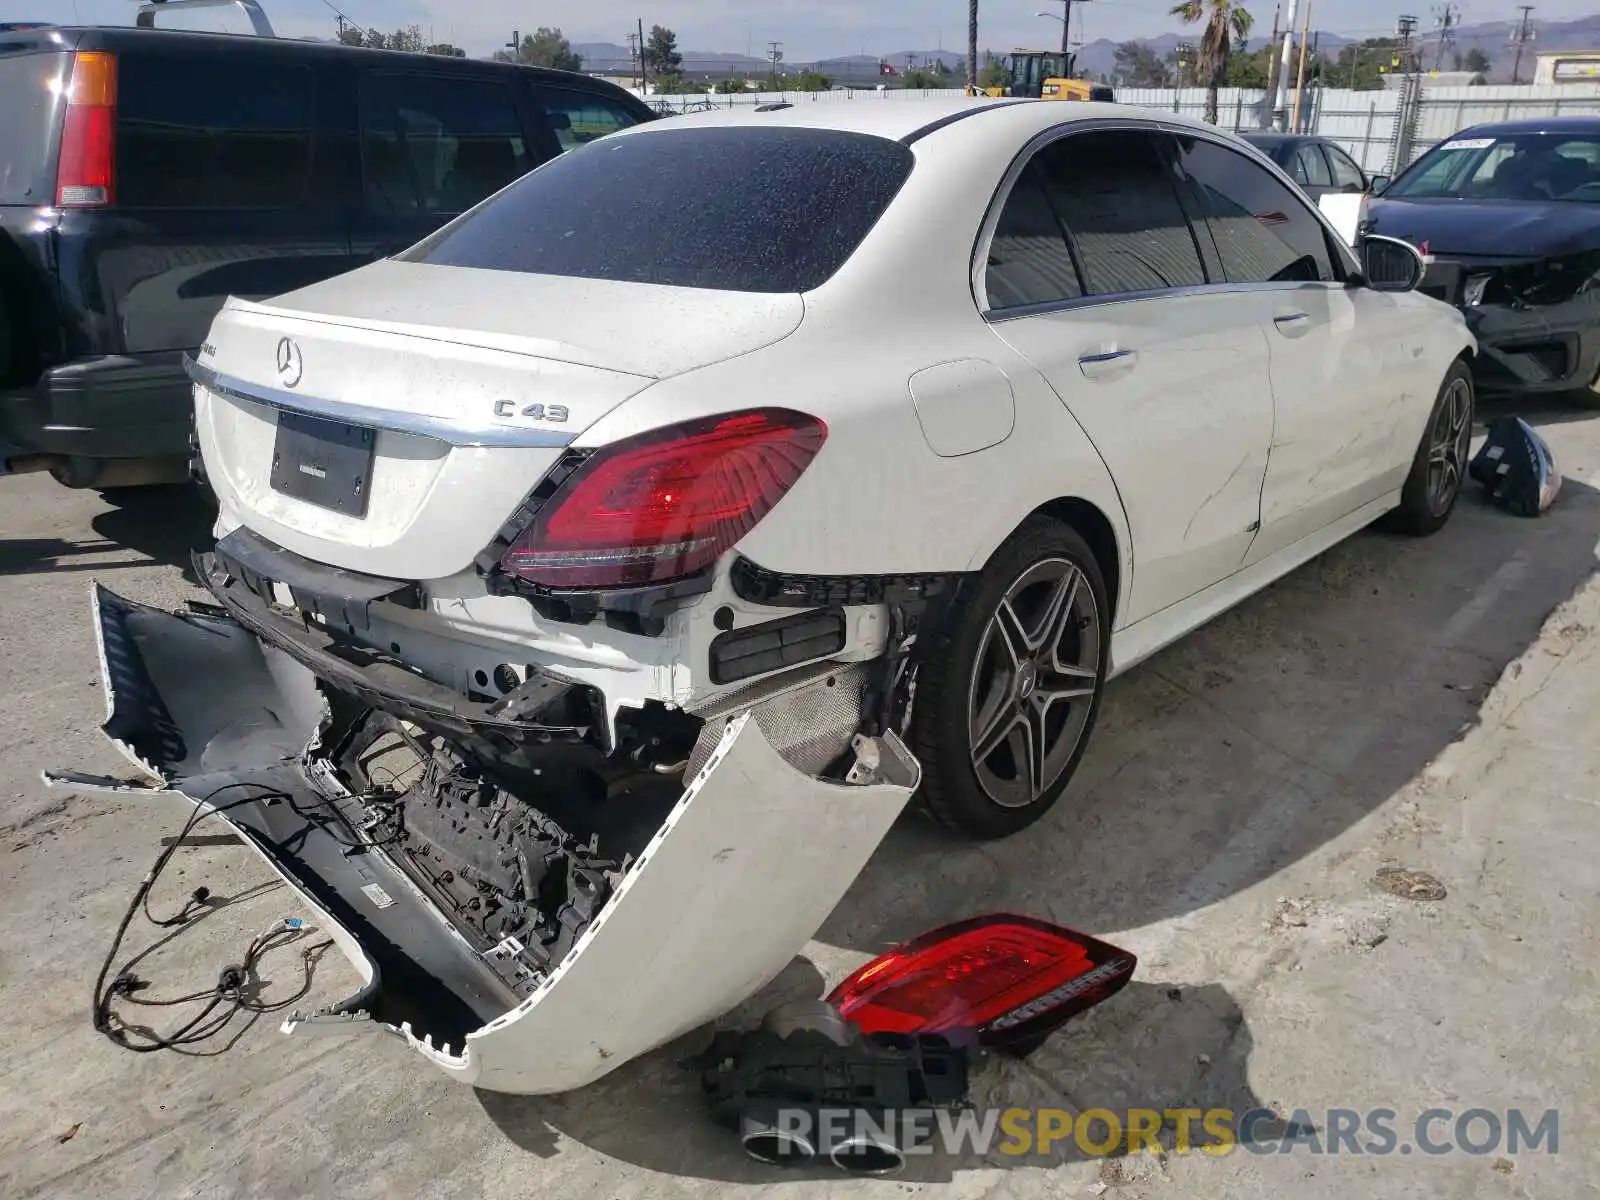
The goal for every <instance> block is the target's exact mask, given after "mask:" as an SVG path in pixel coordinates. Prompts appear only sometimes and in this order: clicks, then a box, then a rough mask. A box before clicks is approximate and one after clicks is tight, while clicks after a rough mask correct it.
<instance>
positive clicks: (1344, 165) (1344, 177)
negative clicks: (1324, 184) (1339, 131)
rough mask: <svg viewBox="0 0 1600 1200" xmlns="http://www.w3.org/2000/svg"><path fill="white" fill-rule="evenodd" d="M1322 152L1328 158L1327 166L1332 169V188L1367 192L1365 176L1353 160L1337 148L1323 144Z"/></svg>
mask: <svg viewBox="0 0 1600 1200" xmlns="http://www.w3.org/2000/svg"><path fill="white" fill-rule="evenodd" d="M1322 152H1323V153H1324V154H1326V155H1327V156H1328V165H1329V166H1330V167H1332V168H1333V186H1334V187H1337V188H1349V189H1351V190H1352V191H1358V192H1364V191H1366V190H1367V180H1366V176H1365V175H1363V174H1362V172H1361V168H1360V167H1358V166H1356V164H1355V160H1354V159H1353V158H1351V157H1350V156H1349V155H1348V154H1346V153H1345V152H1344V151H1343V150H1341V149H1339V147H1337V146H1334V145H1330V144H1328V143H1326V142H1324V143H1323V146H1322Z"/></svg>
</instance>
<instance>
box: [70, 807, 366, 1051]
mask: <svg viewBox="0 0 1600 1200" xmlns="http://www.w3.org/2000/svg"><path fill="white" fill-rule="evenodd" d="M238 788H254V789H257V790H256V792H255V794H253V795H250V796H246V797H245V798H243V799H241V800H234V801H230V802H229V803H227V804H220V805H214V804H213V801H214V800H215V799H216V798H217V797H218V796H220V795H221V794H222V793H224V792H228V791H233V790H235V789H238ZM277 801H284V802H287V803H288V804H289V805H290V807H292V808H294V811H295V812H296V813H297V814H299V815H300V816H302V817H305V818H306V820H307V821H308V822H309V823H313V824H317V825H318V826H319V827H321V828H324V829H326V828H327V826H326V825H325V824H324V821H325V820H327V818H321V816H320V814H318V816H317V817H313V816H312V815H311V814H308V813H307V812H306V811H305V810H303V809H301V808H300V807H298V806H296V805H295V804H294V800H293V798H292V797H290V796H289V795H288V794H287V793H286V792H281V791H277V790H275V789H272V788H267V787H263V786H262V785H260V784H255V783H230V784H226V785H224V786H222V787H220V788H218V789H217V790H216V791H214V792H212V793H211V794H210V795H208V796H206V797H205V799H204V800H202V801H201V802H200V803H199V804H197V805H196V807H195V810H194V812H192V813H190V814H189V818H188V820H186V821H185V822H184V825H183V828H182V830H180V831H179V833H178V836H177V837H175V838H174V839H173V840H172V842H171V843H170V844H169V845H167V846H166V847H164V848H163V849H162V851H161V853H160V854H159V855H157V856H156V860H155V862H154V863H153V864H152V865H151V867H150V870H149V871H147V872H146V873H145V876H144V878H143V879H142V880H141V881H140V883H139V886H138V888H137V889H136V890H135V892H134V895H133V899H132V900H131V901H130V902H129V904H128V909H127V911H126V912H125V913H123V916H122V920H121V922H120V923H119V924H118V925H117V932H116V936H115V937H114V938H113V939H112V942H111V948H110V949H109V950H108V951H107V952H106V956H105V960H104V961H103V962H102V963H101V964H100V973H99V975H98V976H97V977H96V978H95V983H94V1007H93V1017H94V1027H95V1028H96V1029H97V1030H99V1031H100V1032H101V1033H103V1034H105V1035H106V1037H108V1038H110V1039H111V1040H112V1041H113V1042H115V1043H116V1044H117V1045H119V1046H122V1047H123V1048H124V1049H127V1050H132V1051H135V1052H136V1053H141V1054H145V1053H149V1052H150V1051H153V1050H179V1051H182V1050H183V1048H184V1047H188V1046H193V1045H195V1044H197V1043H200V1042H204V1041H206V1040H208V1039H210V1038H213V1037H215V1036H216V1035H217V1034H219V1033H221V1032H222V1030H223V1029H225V1028H226V1027H227V1026H228V1024H229V1023H230V1022H231V1021H232V1020H233V1019H234V1018H235V1017H237V1016H238V1015H239V1014H240V1013H241V1012H244V1013H250V1014H253V1015H260V1014H263V1013H270V1012H276V1011H278V1010H279V1009H283V1008H287V1007H288V1006H289V1005H291V1004H294V1003H295V1002H297V1001H298V1000H300V999H301V998H302V997H304V996H305V995H306V993H308V992H309V991H310V990H311V976H312V971H313V969H314V967H315V963H316V959H317V957H318V956H319V955H320V954H321V953H322V951H323V950H325V949H326V948H327V947H328V946H330V945H332V944H333V943H332V942H331V941H330V940H323V941H320V942H316V943H314V944H312V945H310V946H307V947H306V948H304V949H303V950H302V951H301V958H302V960H303V963H304V967H305V978H304V980H303V981H302V983H301V985H300V988H299V989H298V990H297V991H296V992H295V993H294V994H293V995H292V996H288V997H286V998H284V999H281V1000H274V1001H272V1002H271V1003H267V1002H264V1001H263V1000H262V999H261V998H260V997H259V996H258V995H257V987H258V979H257V975H256V968H257V967H258V966H259V965H260V962H261V960H262V959H263V958H264V957H265V956H266V955H267V954H268V953H270V952H271V951H272V950H274V949H278V948H280V947H283V946H287V945H289V944H292V943H293V942H296V941H299V940H301V939H303V938H304V937H305V936H306V935H307V934H308V933H310V932H311V928H312V927H311V926H308V925H306V924H305V923H304V922H303V921H302V920H301V919H300V918H298V917H285V918H283V919H281V920H279V921H275V922H273V924H272V925H271V926H270V927H269V928H268V929H266V930H265V931H264V932H262V933H261V934H260V935H258V936H257V937H256V938H255V939H254V940H253V941H252V942H251V943H250V945H249V946H248V947H247V948H246V949H245V953H244V957H243V959H242V960H241V961H240V962H239V963H237V964H230V965H228V966H225V967H224V968H223V969H222V970H221V971H220V972H219V973H218V975H217V982H216V984H215V985H214V986H213V987H211V988H208V989H206V990H203V991H196V992H190V993H189V994H187V995H183V996H167V997H159V998H157V997H146V996H141V995H140V994H139V993H141V992H142V991H144V990H145V989H146V988H148V987H149V986H150V985H149V982H148V981H147V980H144V979H141V978H140V977H139V976H138V975H136V974H134V971H133V968H134V966H135V965H136V964H137V963H138V962H139V960H140V959H142V958H144V957H145V955H147V954H149V953H150V952H151V950H153V949H154V948H155V947H151V948H150V949H147V950H145V951H143V952H141V953H140V954H137V955H135V956H134V957H133V958H131V959H129V960H128V961H126V962H125V963H123V964H122V966H121V967H120V968H119V969H118V970H117V972H116V975H115V976H114V977H112V965H113V963H115V961H116V958H117V952H118V951H119V950H120V949H121V948H122V942H123V939H124V938H125V937H126V936H127V933H128V926H129V925H130V924H132V922H133V917H134V914H135V913H137V912H140V911H141V910H142V911H143V913H144V915H145V917H146V918H147V919H148V920H149V921H150V922H151V923H152V924H153V925H156V926H157V927H159V928H173V927H175V926H183V925H187V924H188V923H189V922H190V921H192V920H194V919H195V917H196V915H197V913H198V911H199V910H203V909H205V908H206V907H207V905H208V904H209V902H210V899H211V894H210V892H209V890H208V889H206V888H204V887H199V888H196V889H195V890H194V891H193V892H192V893H191V894H190V896H189V898H188V899H187V900H186V901H185V902H184V904H183V906H182V907H181V908H180V909H179V910H178V912H177V913H176V914H174V915H173V916H171V917H157V916H156V915H155V914H154V913H152V912H151V911H150V892H151V889H152V888H154V887H155V884H156V881H157V880H158V879H159V878H160V877H161V873H162V871H164V870H165V869H166V866H167V864H168V863H169V862H170V861H171V860H172V856H173V855H174V854H175V853H176V852H177V850H178V848H179V847H180V846H182V845H184V844H185V843H186V842H187V841H188V839H189V837H190V835H191V834H192V833H193V832H194V830H195V827H196V826H198V825H199V824H200V822H201V821H204V820H205V819H206V818H207V817H210V816H215V815H217V814H219V813H225V812H228V811H229V810H230V809H234V808H241V807H243V806H245V805H247V804H261V803H267V804H270V803H274V802H277ZM319 818H320V819H319ZM346 844H347V845H348V844H351V843H346ZM108 978H110V982H109V983H108V982H107V979H108ZM115 1000H121V1001H123V1002H125V1003H127V1004H133V1005H141V1006H144V1007H149V1008H170V1007H173V1006H176V1005H182V1004H200V1005H201V1008H200V1011H199V1012H198V1013H196V1014H195V1015H194V1016H192V1017H190V1018H189V1019H188V1020H187V1021H185V1022H184V1023H183V1024H182V1025H180V1026H179V1027H178V1028H176V1029H174V1030H172V1031H171V1032H168V1033H156V1032H154V1031H153V1030H150V1029H148V1028H145V1027H143V1026H139V1025H134V1024H131V1023H129V1022H128V1021H127V1020H126V1019H125V1018H124V1017H123V1015H122V1014H120V1013H119V1012H117V1011H116V1010H115V1009H114V1008H113V1007H112V1004H113V1001H115Z"/></svg>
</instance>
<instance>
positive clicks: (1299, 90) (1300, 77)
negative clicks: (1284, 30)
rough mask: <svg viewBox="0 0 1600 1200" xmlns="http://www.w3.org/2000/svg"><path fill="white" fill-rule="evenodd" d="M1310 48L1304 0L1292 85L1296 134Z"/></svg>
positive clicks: (1308, 1)
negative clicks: (1303, 16) (1295, 72)
mask: <svg viewBox="0 0 1600 1200" xmlns="http://www.w3.org/2000/svg"><path fill="white" fill-rule="evenodd" d="M1310 46H1311V0H1306V15H1305V19H1304V21H1303V23H1302V24H1301V26H1300V70H1299V72H1298V74H1297V75H1296V77H1295V84H1294V117H1293V128H1294V130H1295V132H1296V133H1298V132H1299V131H1300V97H1301V96H1303V95H1304V94H1305V90H1306V51H1307V50H1308V49H1309V48H1310Z"/></svg>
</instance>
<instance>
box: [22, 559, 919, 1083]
mask: <svg viewBox="0 0 1600 1200" xmlns="http://www.w3.org/2000/svg"><path fill="white" fill-rule="evenodd" d="M202 566H203V567H209V569H211V570H214V569H215V567H214V562H211V563H202ZM223 590H224V593H225V594H226V590H227V589H226V588H224V589H223ZM94 609H95V623H96V628H97V631H98V633H99V637H100V645H101V652H102V660H103V667H104V671H105V680H106V686H107V690H108V697H109V699H108V715H107V719H106V724H105V731H106V733H107V735H108V736H110V737H111V738H112V739H113V740H114V741H115V742H116V744H117V745H118V746H120V747H121V748H122V749H123V750H124V751H125V752H126V753H127V754H128V755H129V756H130V757H131V758H132V759H133V760H134V761H135V762H137V763H138V764H139V765H140V766H141V767H142V768H144V769H145V770H146V771H148V772H150V773H151V774H152V775H154V776H155V777H156V778H157V779H159V780H160V786H158V787H155V788H152V789H148V790H149V791H150V792H152V793H159V794H172V795H177V796H181V797H183V798H185V799H187V800H189V801H192V802H194V803H196V804H200V805H204V806H209V807H212V808H214V809H215V810H216V812H217V814H218V815H219V817H220V819H223V820H226V821H228V822H229V823H230V824H232V825H233V826H234V828H236V829H237V830H238V831H239V833H240V834H242V835H243V836H244V838H245V839H246V841H247V842H248V843H249V844H250V845H251V846H252V847H253V848H254V849H255V850H256V851H257V852H258V853H259V854H260V855H261V856H262V857H263V858H264V859H265V860H266V861H267V862H268V863H269V864H270V865H271V866H272V867H273V868H274V869H275V870H276V871H277V872H278V873H279V874H280V875H282V876H283V878H284V879H285V880H286V881H287V882H288V883H289V884H290V885H291V886H293V887H294V888H295V889H296V891H297V892H298V893H299V894H300V896H301V898H302V900H303V902H304V903H305V905H306V906H307V908H308V909H309V910H310V911H311V913H313V914H315V919H316V920H317V921H318V922H319V923H320V924H322V925H323V926H325V927H326V928H327V929H329V930H330V931H332V934H333V936H334V938H335V940H336V942H337V943H338V945H339V946H340V947H341V949H342V950H343V951H344V952H345V953H346V955H347V956H348V957H349V958H350V960H351V961H352V963H353V964H354V965H355V966H356V968H357V969H358V971H360V973H361V975H362V977H363V979H364V980H365V981H366V983H365V986H364V987H363V988H362V989H361V990H360V991H359V992H358V993H357V994H356V995H353V996H351V997H349V998H347V999H346V1000H345V1001H344V1002H342V1003H341V1004H338V1005H336V1006H334V1007H332V1008H329V1009H326V1010H323V1011H317V1012H303V1013H297V1014H295V1015H293V1016H291V1017H290V1018H289V1019H288V1020H287V1021H286V1022H285V1030H286V1031H288V1032H292V1033H297V1034H302V1035H304V1034H317V1033H327V1032H342V1031H347V1030H350V1029H351V1028H352V1027H356V1026H372V1027H376V1028H381V1029H385V1030H387V1031H389V1032H391V1033H394V1034H397V1035H400V1036H403V1037H404V1038H406V1039H407V1040H408V1041H409V1042H410V1043H411V1045H413V1046H414V1047H415V1048H416V1049H417V1050H419V1051H420V1052H421V1053H423V1054H424V1055H425V1056H426V1057H427V1058H428V1059H429V1060H430V1061H431V1062H433V1063H434V1064H436V1065H437V1066H439V1067H440V1068H441V1069H443V1070H445V1071H446V1072H448V1073H450V1074H451V1075H453V1076H454V1077H456V1078H458V1079H459V1080H461V1081H462V1082H464V1083H470V1084H473V1085H475V1086H479V1087H483V1088H487V1089H490V1090H497V1091H508V1092H522V1093H544V1092H557V1091H563V1090H567V1089H570V1088H575V1087H579V1086H581V1085H583V1084H586V1083H588V1082H590V1081H592V1080H594V1079H596V1078H598V1077H600V1076H601V1075H604V1074H605V1073H606V1072H608V1071H610V1070H612V1069H614V1068H615V1067H617V1066H619V1065H621V1064H622V1063H624V1062H626V1061H628V1060H629V1059H630V1058H633V1057H635V1056H636V1055H639V1054H641V1053H644V1052H645V1051H647V1050H650V1049H652V1048H653V1047H656V1046H659V1045H661V1044H663V1043H665V1042H667V1041H669V1040H670V1039H672V1038H674V1037H676V1036H678V1035H680V1034H682V1033H685V1032H687V1031H689V1030H691V1029H693V1028H695V1027H696V1026H699V1025H701V1024H703V1023H705V1022H707V1021H709V1020H712V1019H714V1018H715V1017H717V1016H719V1015H720V1014H722V1013H723V1012H725V1011H726V1010H728V1009H729V1008H731V1007H732V1006H734V1005H735V1004H737V1003H739V1002H740V1001H741V1000H743V999H744V998H746V997H747V996H749V995H750V994H752V993H753V992H755V991H756V990H758V989H759V988H760V987H761V986H762V985H763V984H764V983H765V982H767V981H768V980H770V979H771V978H772V977H774V976H775V975H776V974H777V973H778V972H779V971H780V970H781V969H782V968H783V967H784V966H785V965H786V964H787V963H788V961H789V960H790V958H791V957H792V956H793V954H794V953H795V952H796V951H797V950H799V949H800V948H801V947H802V946H803V945H804V943H805V942H806V940H807V939H808V938H809V937H810V936H811V934H812V933H813V932H814V931H815V930H816V928H817V927H818V926H819V925H820V924H821V922H822V921H823V919H824V918H825V917H826V915H827V913H828V912H829V910H830V909H831V908H832V907H833V905H834V904H835V903H836V902H837V900H838V899H839V898H840V896H842V895H843V893H844V891H845V890H846V888H848V886H849V885H850V883H851V881H852V880H853V879H854V878H855V876H856V874H857V873H858V872H859V871H860V869H861V867H862V866H863V865H864V864H865V861H866V859H867V857H868V856H869V855H870V854H871V853H872V851H873V849H874V848H875V847H876V846H877V844H878V842H879V841H880V840H881V838H882V837H883V835H884V834H885V833H886V832H887V830H888V829H889V827H890V825H891V824H892V823H893V821H894V820H895V818H896V817H897V816H898V815H899V813H900V811H901V809H902V808H903V807H904V805H905V803H906V801H907V799H908V798H909V797H910V795H911V793H912V791H913V790H914V789H915V787H916V785H917V783H918V767H917V764H916V762H915V760H914V759H913V758H912V757H911V756H910V755H909V754H908V752H907V751H906V750H905V748H904V746H903V745H902V744H901V743H900V741H899V739H898V738H897V737H895V735H894V734H893V733H888V732H885V733H883V734H881V735H880V736H878V737H873V738H866V737H863V736H861V734H860V732H859V731H860V728H861V725H862V723H863V712H862V698H863V696H864V695H865V694H867V692H868V691H869V689H867V688H865V687H864V686H863V684H864V683H865V681H866V678H867V669H866V668H865V667H864V666H849V665H846V666H842V667H840V668H838V669H836V670H834V671H832V672H830V673H828V674H826V675H822V676H819V677H817V678H814V679H809V680H806V681H804V682H800V683H798V684H797V685H796V684H786V685H785V686H782V687H780V688H770V687H769V688H768V689H766V692H767V694H765V695H763V694H760V691H759V690H758V691H757V694H753V695H750V696H747V697H744V698H742V699H741V700H740V701H738V702H736V703H732V704H727V705H724V706H723V708H722V711H720V712H711V713H707V714H706V715H705V716H703V717H702V718H699V719H698V725H699V728H698V732H697V733H696V734H695V736H694V738H693V740H692V742H691V744H690V746H689V756H688V761H687V762H686V763H684V764H682V765H681V767H680V768H679V769H678V770H675V771H657V770H654V769H652V767H650V766H641V765H639V764H637V763H632V764H630V763H628V762H619V761H618V760H617V759H616V757H615V756H613V755H611V754H608V753H607V752H605V751H604V750H602V749H601V748H600V747H599V746H598V745H597V744H596V743H595V741H594V738H593V728H592V726H587V725H585V724H584V722H583V721H582V720H581V719H577V718H578V712H577V707H576V706H575V707H574V708H573V709H572V710H571V711H569V712H568V713H567V714H566V715H567V716H569V717H571V718H573V719H571V720H563V721H554V720H547V721H543V722H517V721H512V720H509V719H506V718H505V717H504V716H496V715H493V714H490V713H487V712H483V711H479V710H476V709H473V708H470V707H468V706H462V707H461V708H460V709H459V710H458V711H457V712H455V713H454V714H453V715H452V716H451V717H450V718H449V719H448V720H441V719H439V709H438V707H437V706H436V704H434V703H430V702H429V701H428V699H427V698H426V697H423V696H412V695H410V694H408V693H407V692H405V691H404V689H401V688H398V687H395V686H392V681H389V680H385V679H384V678H382V672H379V673H378V677H377V678H369V679H368V681H367V685H366V686H364V687H363V686H358V685H356V684H355V682H354V681H353V680H352V679H351V678H350V676H349V674H348V673H347V671H346V670H344V669H341V670H330V671H327V672H326V673H325V674H323V673H320V672H319V671H318V670H317V669H315V668H316V667H318V666H323V665H325V663H324V660H323V659H321V657H320V655H321V653H323V651H319V650H318V649H317V648H315V647H313V646H310V645H307V644H306V643H305V642H303V641H294V640H290V639H284V638H277V637H270V638H263V637H259V636H257V631H256V630H253V629H252V628H250V626H249V624H247V623H246V622H249V623H250V624H253V623H254V620H253V619H252V618H251V617H248V616H247V617H246V618H245V621H241V620H239V619H237V617H236V616H235V615H233V614H231V613H229V612H228V611H227V610H226V609H225V608H218V609H216V610H211V609H206V610H197V611H190V612H184V613H169V612H163V611H159V610H156V609H152V608H148V607H145V606H142V605H139V604H135V603H132V602H130V601H127V600H124V599H122V598H121V597H118V596H116V595H114V594H112V593H110V592H108V591H105V590H104V589H101V588H98V587H97V588H96V590H95V592H94ZM362 669H363V668H359V667H354V666H350V667H348V670H349V671H357V670H362ZM402 673H403V672H402ZM319 674H321V677H320V678H319ZM546 711H550V710H549V709H548V708H547V709H546ZM469 746H476V747H478V748H479V749H477V750H474V749H470V748H468V747H469ZM486 747H499V752H498V753H486V752H484V748H486ZM51 780H52V782H54V783H57V784H59V785H62V786H71V787H76V788H80V789H81V788H89V789H96V788H100V789H111V790H115V791H118V792H123V793H128V792H133V791H137V790H140V789H137V788H135V787H133V786H132V785H128V784H125V783H119V782H116V781H113V780H109V779H97V778H94V777H88V776H84V775H79V774H71V773H57V774H54V775H53V776H51Z"/></svg>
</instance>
